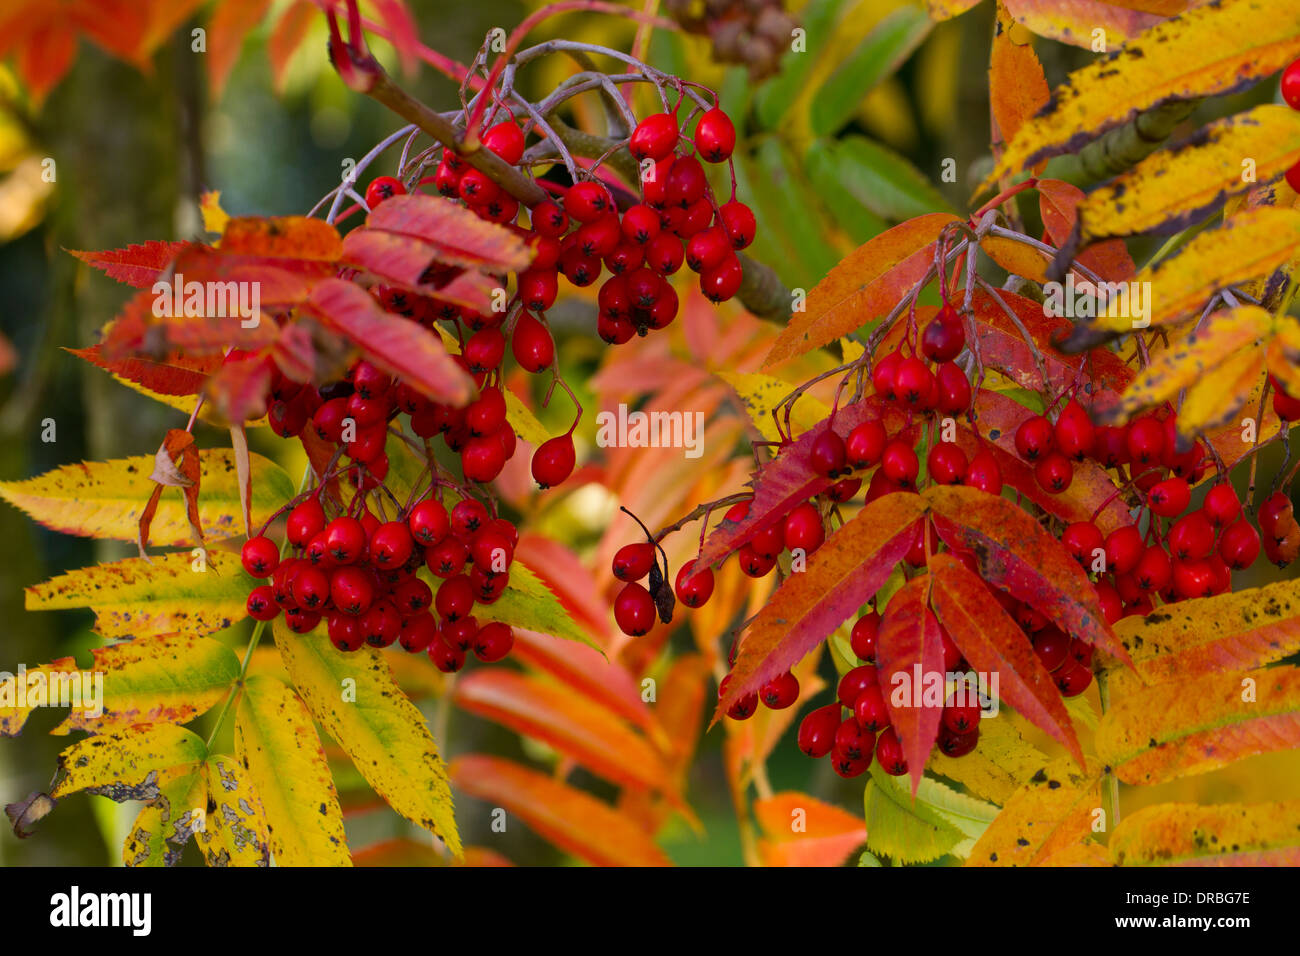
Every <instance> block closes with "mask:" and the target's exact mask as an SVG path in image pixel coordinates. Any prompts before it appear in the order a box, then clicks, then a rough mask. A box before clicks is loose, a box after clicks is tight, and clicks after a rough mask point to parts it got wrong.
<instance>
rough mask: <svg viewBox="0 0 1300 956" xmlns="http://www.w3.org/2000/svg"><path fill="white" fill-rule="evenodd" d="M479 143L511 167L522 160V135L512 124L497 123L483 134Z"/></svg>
mask: <svg viewBox="0 0 1300 956" xmlns="http://www.w3.org/2000/svg"><path fill="white" fill-rule="evenodd" d="M480 141H481V142H482V143H483V145H484V146H486V147H487V148H488V149H490V150H492V152H494V153H496V154H497V155H498V156H500V157H501V158H502V159H504V160H505V161H506V162H507V163H509V164H510V165H511V166H515V165H518V163H519V160H521V159H523V158H524V133H523V130H521V129H520V128H519V127H518V126H517V125H515V123H514V122H512V121H510V120H506V121H505V122H503V123H497V124H496V125H495V126H493V127H491V128H490V129H489V130H488V131H487V132H485V133H484V134H483V135H482V136H481V137H480Z"/></svg>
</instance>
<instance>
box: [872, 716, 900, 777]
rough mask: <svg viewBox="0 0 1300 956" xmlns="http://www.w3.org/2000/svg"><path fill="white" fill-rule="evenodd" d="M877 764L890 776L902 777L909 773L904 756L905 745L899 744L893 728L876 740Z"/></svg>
mask: <svg viewBox="0 0 1300 956" xmlns="http://www.w3.org/2000/svg"><path fill="white" fill-rule="evenodd" d="M876 762H877V763H879V764H880V768H881V769H882V770H884V771H885V773H887V774H889V775H890V776H893V777H901V776H902V775H903V774H905V773H907V759H906V758H905V757H904V756H903V745H902V744H901V743H899V740H898V735H897V734H896V733H894V728H893V727H890V728H888V729H887V730H885V731H884V733H882V734H881V735H880V736H879V737H877V738H876Z"/></svg>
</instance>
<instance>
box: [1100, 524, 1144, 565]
mask: <svg viewBox="0 0 1300 956" xmlns="http://www.w3.org/2000/svg"><path fill="white" fill-rule="evenodd" d="M1145 553H1146V545H1145V544H1144V543H1143V541H1142V532H1140V531H1138V529H1137V526H1136V525H1131V524H1126V525H1124V526H1123V527H1120V528H1116V529H1115V530H1114V531H1112V532H1111V533H1110V534H1108V535H1107V536H1106V569H1107V570H1108V571H1111V572H1113V573H1115V574H1128V573H1129V572H1130V571H1132V570H1133V569H1134V568H1136V567H1137V566H1138V562H1139V561H1141V560H1142V555H1143V554H1145Z"/></svg>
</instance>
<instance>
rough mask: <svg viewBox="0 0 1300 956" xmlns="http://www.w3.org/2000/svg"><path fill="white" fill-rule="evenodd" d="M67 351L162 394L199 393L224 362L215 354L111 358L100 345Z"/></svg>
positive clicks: (174, 354)
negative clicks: (158, 359) (157, 357)
mask: <svg viewBox="0 0 1300 956" xmlns="http://www.w3.org/2000/svg"><path fill="white" fill-rule="evenodd" d="M64 351H65V352H71V353H72V354H73V355H75V356H77V358H80V359H85V360H86V361H87V362H89V363H90V364H91V365H94V366H97V367H99V368H102V369H103V370H104V371H106V372H111V373H112V374H114V375H116V376H118V377H119V378H124V379H126V380H127V381H129V382H134V383H135V384H137V385H140V386H143V387H144V388H147V389H148V390H149V391H151V392H157V393H158V394H159V395H197V394H199V392H201V391H202V390H203V386H204V384H205V383H206V382H207V381H208V378H209V377H210V376H211V375H212V373H213V372H215V371H216V370H217V369H218V368H219V367H220V366H221V359H220V358H219V357H217V356H215V355H207V356H203V357H202V358H191V357H189V356H185V355H181V354H180V353H173V354H172V355H169V356H167V357H166V358H165V359H163V360H162V361H160V362H151V361H149V360H148V359H119V360H117V361H115V362H110V361H108V360H107V359H105V358H104V357H103V348H102V346H100V345H92V346H90V348H86V349H64Z"/></svg>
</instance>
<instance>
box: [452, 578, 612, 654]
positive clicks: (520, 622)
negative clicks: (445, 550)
mask: <svg viewBox="0 0 1300 956" xmlns="http://www.w3.org/2000/svg"><path fill="white" fill-rule="evenodd" d="M435 590H436V586H435ZM474 617H475V618H477V619H478V621H479V623H480V624H484V623H487V622H488V621H500V622H501V623H503V624H509V625H510V626H511V627H522V628H524V629H525V630H529V631H539V632H541V633H542V634H549V635H551V636H552V637H561V638H564V639H565V640H566V641H578V642H580V643H582V644H586V645H588V646H590V647H594V648H595V649H596V650H598V651H600V652H601V653H602V654H604V653H605V651H604V650H603V649H602V648H601V646H600V645H599V644H597V643H596V641H595V640H594V639H593V638H592V636H591V635H590V634H588V633H587V632H586V631H585V630H583V628H581V627H579V626H578V623H577V622H576V621H574V619H573V617H572V615H570V614H569V612H568V611H567V610H566V609H565V607H564V605H563V604H561V603H560V599H559V598H558V597H556V596H555V592H554V591H552V590H551V588H550V586H549V585H548V584H547V583H546V582H545V581H543V580H542V579H541V578H539V577H538V576H537V574H536V573H535V572H534V571H532V570H531V569H530V568H529V567H528V566H527V565H525V564H524V563H523V562H522V561H515V562H514V563H513V564H511V565H510V583H509V584H508V585H507V586H506V589H505V591H504V592H503V593H502V594H501V597H499V598H497V600H496V601H495V602H493V603H492V604H479V605H475V607H474Z"/></svg>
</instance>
